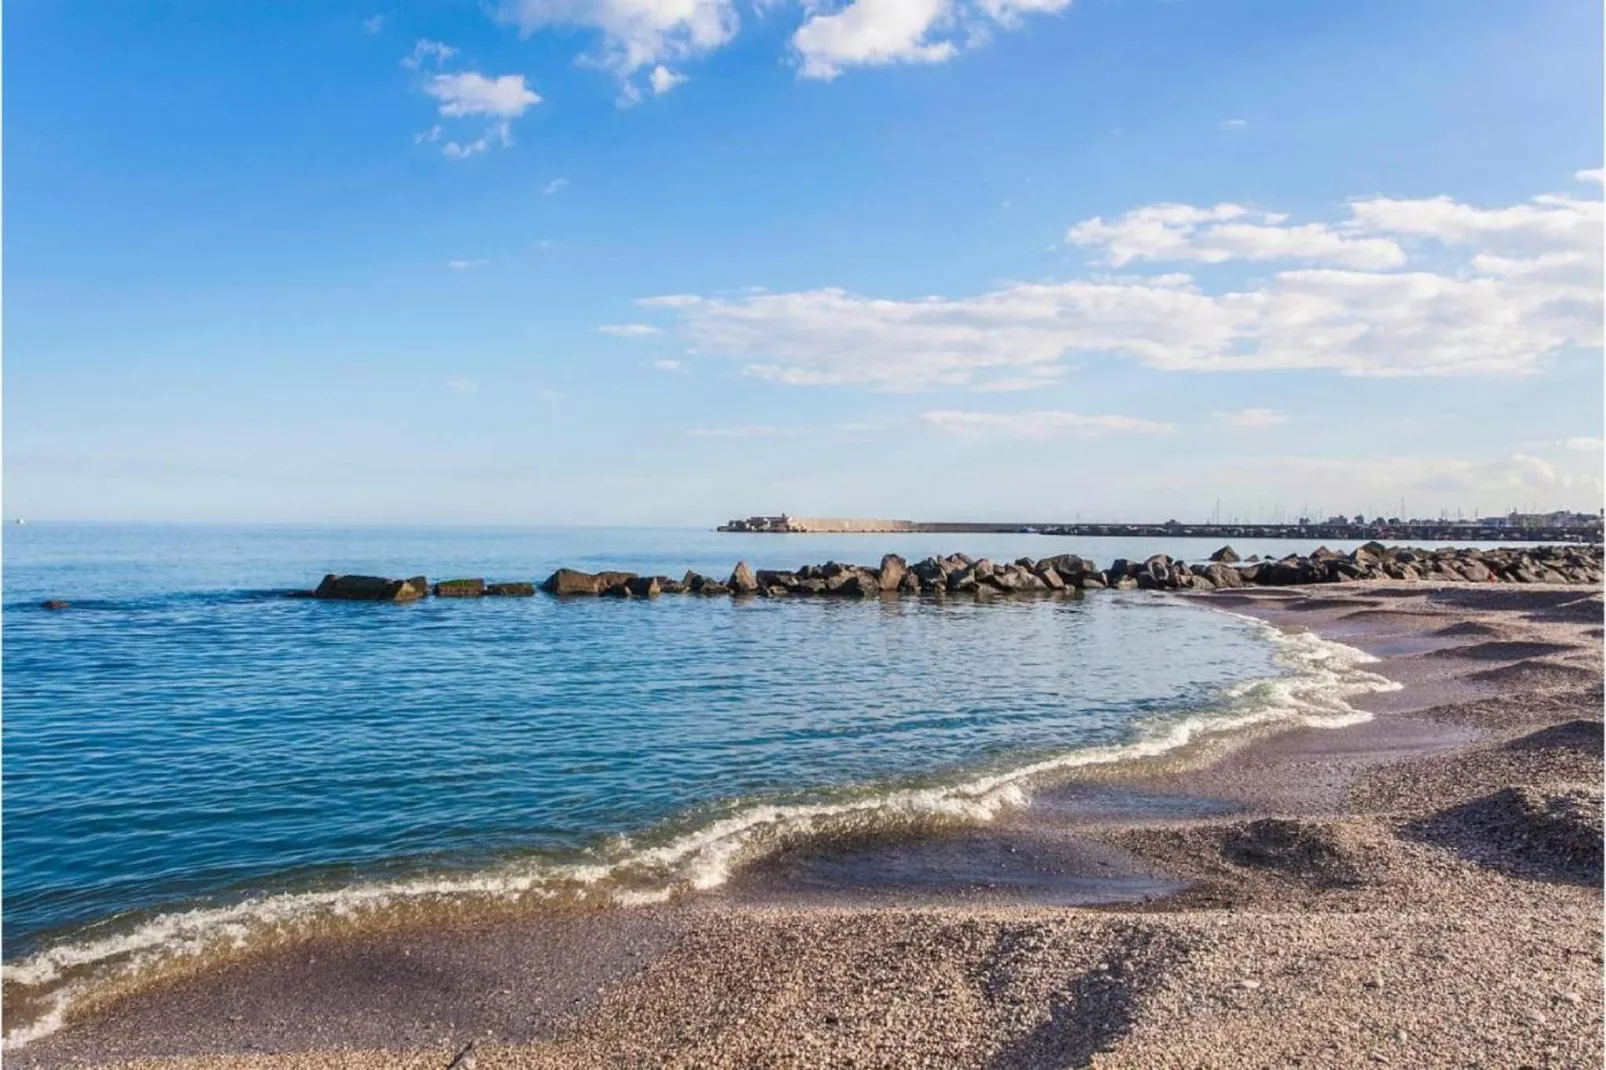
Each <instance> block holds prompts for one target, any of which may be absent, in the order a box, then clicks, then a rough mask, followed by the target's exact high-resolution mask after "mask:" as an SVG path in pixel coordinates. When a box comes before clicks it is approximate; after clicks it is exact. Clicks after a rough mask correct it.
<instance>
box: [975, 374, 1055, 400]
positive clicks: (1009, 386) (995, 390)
mask: <svg viewBox="0 0 1606 1070" xmlns="http://www.w3.org/2000/svg"><path fill="white" fill-rule="evenodd" d="M1058 370H1059V369H1057V368H1051V369H1044V371H1058ZM1058 385H1059V382H1058V380H1056V379H1055V378H1054V377H1053V376H1051V375H1017V376H1006V377H1005V378H1002V379H989V380H987V381H986V382H984V383H977V384H976V385H975V386H973V387H971V389H972V390H974V391H976V392H977V393H978V394H1007V393H1012V392H1014V391H1019V390H1041V389H1043V387H1045V386H1058Z"/></svg>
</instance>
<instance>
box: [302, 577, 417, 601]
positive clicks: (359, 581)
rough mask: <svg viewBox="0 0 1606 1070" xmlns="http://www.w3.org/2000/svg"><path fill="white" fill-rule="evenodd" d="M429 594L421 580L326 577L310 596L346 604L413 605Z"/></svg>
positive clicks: (414, 578) (415, 578)
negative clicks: (386, 603)
mask: <svg viewBox="0 0 1606 1070" xmlns="http://www.w3.org/2000/svg"><path fill="white" fill-rule="evenodd" d="M428 594H429V581H428V580H426V579H425V578H424V577H422V576H414V577H413V578H412V579H406V580H393V579H387V578H386V577H384V576H336V575H335V574H333V573H330V574H329V575H327V576H325V577H324V578H323V582H322V583H320V584H318V587H317V589H316V590H315V591H313V592H312V597H314V598H328V599H334V600H337V601H345V602H412V601H415V600H417V599H419V598H423V597H425V596H426V595H428Z"/></svg>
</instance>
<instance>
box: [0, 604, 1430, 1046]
mask: <svg viewBox="0 0 1606 1070" xmlns="http://www.w3.org/2000/svg"><path fill="white" fill-rule="evenodd" d="M1215 611H1216V612H1226V611H1224V610H1219V609H1218V610H1215ZM1228 615H1229V616H1232V617H1234V618H1236V619H1238V620H1241V621H1244V622H1246V623H1248V624H1249V625H1250V626H1252V627H1254V628H1255V629H1256V630H1258V631H1259V632H1260V633H1261V634H1262V635H1264V636H1265V637H1266V638H1267V639H1268V640H1269V641H1271V642H1272V643H1273V644H1275V646H1276V648H1277V649H1276V653H1275V655H1274V660H1275V661H1276V662H1277V663H1278V664H1279V665H1280V666H1282V667H1283V668H1284V669H1285V670H1287V671H1286V672H1285V673H1284V674H1283V675H1279V676H1275V677H1270V678H1258V679H1253V680H1248V681H1243V682H1240V683H1238V684H1234V685H1231V686H1229V687H1227V688H1225V689H1224V690H1223V692H1222V694H1221V700H1220V702H1218V703H1217V704H1215V705H1214V706H1213V707H1212V708H1211V709H1209V710H1206V711H1195V712H1190V713H1188V714H1186V715H1180V716H1170V717H1168V716H1165V715H1159V716H1156V717H1153V718H1150V719H1149V720H1148V721H1147V722H1145V724H1144V725H1143V726H1142V732H1141V735H1140V736H1139V738H1138V739H1136V740H1134V741H1132V742H1129V743H1124V744H1115V745H1107V746H1097V747H1086V748H1081V749H1078V750H1074V751H1069V752H1065V753H1063V754H1059V755H1055V756H1053V757H1049V758H1046V759H1042V760H1038V761H1034V762H1030V763H1026V764H1023V765H1019V766H1015V767H1012V768H1008V769H1003V770H997V771H992V772H989V773H986V774H982V775H978V776H972V777H970V778H969V779H966V780H962V781H958V782H955V783H950V784H936V785H930V786H922V787H903V788H894V789H891V790H881V791H876V792H861V793H857V794H844V795H843V796H841V797H839V798H837V799H834V800H830V801H824V802H817V803H806V804H780V803H774V804H759V805H751V806H748V807H745V808H743V809H740V810H737V811H735V812H733V813H730V814H728V815H727V816H724V817H721V818H718V819H716V820H713V821H711V822H709V823H707V824H705V825H702V826H701V827H697V828H694V829H692V830H690V831H687V832H684V833H681V834H679V835H674V836H672V837H670V838H669V839H667V840H666V841H665V842H661V843H655V842H653V836H652V835H651V834H650V833H649V834H647V835H645V836H642V837H639V838H637V839H636V840H631V839H621V840H620V841H618V842H617V843H615V844H613V845H611V846H610V847H609V848H608V849H607V850H606V851H604V852H602V854H601V857H599V858H598V860H597V861H595V862H584V863H561V864H560V863H554V862H550V861H545V862H533V863H532V862H528V861H526V862H520V863H512V864H505V865H502V866H498V867H495V868H492V869H487V870H485V871H482V872H479V873H475V874H472V875H466V876H458V875H450V876H440V877H434V878H415V879H410V880H403V881H393V882H385V883H373V884H359V885H354V886H351V887H347V888H341V889H335V890H328V891H309V892H295V893H282V894H276V895H268V896H262V897H258V898H254V899H249V900H246V901H244V902H241V903H237V904H234V905H231V906H225V907H207V908H198V909H194V910H188V911H179V912H172V913H167V914H162V915H159V916H157V917H155V918H152V919H150V920H148V921H145V922H142V923H140V924H138V925H137V926H135V927H134V928H132V929H130V930H129V931H127V932H123V933H119V934H115V935H110V936H104V937H98V938H94V939H90V940H83V941H78V942H66V943H61V944H57V945H55V946H53V947H50V948H47V949H45V950H43V951H40V952H38V953H36V954H34V955H31V956H29V957H27V958H25V959H23V960H22V961H20V962H17V963H13V964H7V965H6V966H5V967H4V968H3V970H0V979H3V981H4V983H5V985H6V987H7V988H8V989H11V990H12V991H14V992H18V993H20V994H25V995H26V996H28V997H30V998H33V999H38V1000H39V1001H40V1003H41V1004H42V1009H41V1011H40V1012H39V1013H38V1014H37V1015H36V1016H34V1018H33V1020H32V1021H29V1022H27V1023H25V1024H22V1025H19V1026H17V1027H15V1028H13V1029H11V1030H10V1031H9V1032H8V1033H7V1034H6V1036H5V1038H4V1047H6V1048H20V1047H22V1046H24V1045H26V1044H28V1043H30V1042H32V1041H34V1040H37V1039H39V1038H40V1037H43V1036H46V1035H48V1034H49V1033H51V1032H54V1031H56V1030H57V1029H59V1028H61V1026H62V1025H63V1024H64V1023H65V1022H66V1020H67V1017H68V1014H69V1012H70V1011H71V1009H72V1008H73V1006H74V1005H75V1004H76V1003H77V1002H78V1001H80V1000H81V999H83V998H84V997H85V996H87V995H90V994H91V993H93V992H95V991H98V990H100V989H102V988H103V987H106V986H111V985H124V984H127V983H129V982H131V981H133V980H137V979H141V978H142V976H144V975H147V974H148V975H151V976H154V975H157V974H159V973H162V972H165V970H167V969H171V968H176V967H181V966H183V965H184V964H186V963H191V964H193V963H195V962H197V961H200V960H203V959H204V958H205V957H206V956H208V955H210V954H213V953H218V952H222V953H231V952H238V951H240V950H244V949H250V948H251V947H253V946H259V945H267V944H271V943H272V942H273V941H274V940H276V939H280V938H285V937H295V936H299V935H312V934H314V933H315V932H317V931H319V929H320V928H323V927H327V926H330V925H335V926H338V925H339V924H341V923H342V922H345V921H350V920H353V919H357V918H360V917H367V916H373V915H376V914H378V913H379V912H381V911H383V910H385V909H386V908H391V907H397V906H403V905H407V904H420V903H422V904H429V903H436V902H439V903H446V904H463V903H468V904H472V903H474V902H485V903H494V902H516V901H519V900H533V901H540V900H559V899H564V898H573V899H581V900H590V899H601V900H602V901H605V902H612V903H614V904H618V905H621V906H636V905H642V904H647V903H654V902H662V901H665V900H667V899H670V898H672V897H673V896H675V895H676V894H679V893H683V892H691V891H698V890H704V889H709V888H714V887H717V886H719V885H721V884H723V883H725V882H726V881H727V880H728V879H729V878H730V876H731V874H732V873H733V872H734V871H735V870H736V869H737V868H739V867H740V866H741V865H742V864H743V863H744V862H746V861H749V860H751V859H753V858H755V857H759V856H761V855H762V854H764V853H765V852H767V851H770V850H773V849H775V848H776V847H778V846H780V845H782V844H788V843H796V842H798V841H800V840H806V839H809V838H812V837H818V836H824V835H833V834H843V833H847V832H856V831H869V830H877V829H880V830H888V829H896V828H899V827H915V826H923V825H924V826H933V825H952V824H984V823H986V822H988V821H990V820H991V819H992V818H993V817H995V816H996V815H997V814H998V813H999V812H1000V811H1002V810H1004V809H1006V808H1009V807H1015V806H1023V805H1026V804H1027V803H1029V801H1030V797H1031V788H1032V786H1033V785H1034V784H1035V783H1038V782H1042V781H1044V780H1047V779H1051V778H1052V777H1054V776H1055V775H1056V774H1062V775H1063V774H1067V773H1070V772H1071V771H1073V770H1075V769H1078V768H1083V767H1087V766H1093V765H1106V764H1111V763H1117V762H1125V761H1135V760H1140V759H1145V758H1154V757H1158V756H1161V755H1164V754H1167V753H1169V752H1172V751H1176V750H1178V749H1180V748H1183V747H1186V746H1188V745H1189V744H1191V743H1194V742H1196V741H1197V740H1199V739H1201V738H1202V737H1205V736H1214V735H1218V734H1222V733H1230V732H1239V731H1242V730H1245V729H1249V728H1255V727H1259V726H1269V725H1277V724H1287V725H1307V726H1313V727H1323V728H1337V727H1342V726H1344V725H1350V724H1356V723H1359V722H1362V721H1365V720H1368V719H1369V718H1370V716H1371V715H1370V714H1368V713H1365V712H1363V711H1360V710H1357V709H1356V708H1355V707H1353V706H1352V705H1350V701H1349V700H1350V699H1352V698H1354V697H1356V696H1359V695H1361V694H1366V693H1370V692H1378V691H1388V690H1396V689H1398V688H1399V686H1400V685H1399V684H1397V683H1395V682H1393V681H1390V680H1388V679H1386V678H1384V677H1382V676H1379V675H1377V674H1375V673H1372V672H1369V671H1367V670H1365V669H1364V668H1362V666H1364V665H1367V664H1369V663H1373V662H1376V661H1377V660H1378V659H1376V658H1374V657H1372V656H1371V655H1369V654H1366V653H1364V652H1362V651H1360V650H1357V649H1355V648H1354V647H1350V646H1346V645H1344V644H1341V643H1336V642H1333V641H1331V640H1327V639H1323V638H1321V637H1319V636H1317V635H1315V634H1313V633H1306V632H1301V633H1285V632H1282V631H1279V630H1278V629H1276V628H1274V627H1272V626H1271V625H1269V624H1267V623H1265V622H1264V621H1261V620H1258V619H1256V618H1253V617H1248V616H1244V615H1242V614H1236V613H1229V614H1228Z"/></svg>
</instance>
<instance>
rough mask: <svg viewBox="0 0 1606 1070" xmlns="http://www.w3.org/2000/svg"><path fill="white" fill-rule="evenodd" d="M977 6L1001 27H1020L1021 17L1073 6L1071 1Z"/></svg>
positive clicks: (1001, 1) (982, 2)
mask: <svg viewBox="0 0 1606 1070" xmlns="http://www.w3.org/2000/svg"><path fill="white" fill-rule="evenodd" d="M977 6H978V7H979V8H981V10H982V11H983V13H985V14H986V15H988V16H989V17H990V18H992V20H993V21H994V22H997V23H998V24H999V25H1001V26H1007V27H1011V28H1013V27H1015V26H1019V25H1020V16H1022V15H1030V14H1052V13H1054V12H1056V11H1064V10H1065V9H1066V8H1068V7H1070V6H1071V0H978V2H977Z"/></svg>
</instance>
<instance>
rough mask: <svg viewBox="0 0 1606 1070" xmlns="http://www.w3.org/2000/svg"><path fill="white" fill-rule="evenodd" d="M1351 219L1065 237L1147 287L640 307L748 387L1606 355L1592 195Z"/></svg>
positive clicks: (804, 296) (1480, 363) (1598, 219)
mask: <svg viewBox="0 0 1606 1070" xmlns="http://www.w3.org/2000/svg"><path fill="white" fill-rule="evenodd" d="M1346 211H1347V218H1345V219H1343V220H1342V221H1340V222H1337V223H1332V224H1329V223H1302V224H1291V223H1289V222H1288V219H1287V217H1286V216H1283V215H1279V214H1276V213H1269V212H1260V211H1253V210H1250V209H1247V208H1244V207H1242V206H1240V205H1233V204H1223V205H1215V206H1213V207H1198V206H1192V205H1182V204H1157V205H1148V206H1145V207H1140V208H1136V209H1133V210H1132V211H1129V212H1126V213H1124V214H1122V215H1121V216H1119V217H1117V218H1116V219H1115V220H1113V221H1106V220H1104V219H1103V218H1099V217H1095V218H1092V219H1088V220H1084V221H1082V222H1079V223H1077V224H1075V225H1073V226H1072V227H1070V228H1069V230H1068V232H1067V237H1068V241H1069V243H1070V244H1071V245H1072V246H1073V247H1075V248H1080V249H1084V250H1086V251H1087V253H1088V255H1089V258H1090V263H1091V266H1092V267H1093V268H1098V267H1113V266H1127V265H1133V264H1151V263H1152V264H1156V265H1168V266H1172V270H1168V271H1159V272H1156V273H1154V274H1149V275H1137V276H1121V277H1108V276H1098V275H1094V276H1092V277H1087V278H1080V279H1072V280H1067V281H1058V282H1053V281H1050V282H1016V283H1010V284H1007V285H1002V286H999V287H997V288H995V289H992V290H989V291H986V292H984V293H980V294H976V295H972V296H964V297H922V298H916V299H901V300H899V299H886V298H876V297H871V296H865V295H861V294H855V293H850V292H848V291H846V290H843V289H840V288H836V287H830V286H826V287H821V288H818V289H812V290H800V291H793V292H781V293H776V292H768V291H756V292H750V293H747V294H745V295H743V296H738V297H723V296H709V297H705V296H701V295H696V294H673V295H663V296H657V297H649V298H645V299H643V300H641V301H640V302H638V303H639V304H640V305H641V306H642V307H644V308H647V309H656V310H659V311H661V312H665V313H668V314H670V315H672V316H673V317H675V319H676V320H677V321H678V324H679V327H680V328H681V330H682V331H684V332H685V333H686V334H687V335H688V336H690V338H691V339H692V340H694V341H695V343H696V344H697V346H698V347H699V349H701V350H703V351H706V352H708V353H712V354H718V355H722V356H725V357H727V358H732V359H734V360H736V361H738V362H739V363H740V365H741V367H742V369H743V371H744V372H746V374H748V375H752V376H757V377H759V378H763V379H769V380H772V381H774V382H778V383H786V384H791V385H800V386H806V385H857V386H862V387H866V388H869V389H872V390H878V391H918V390H927V389H932V388H938V387H972V388H984V387H986V385H987V384H988V383H998V384H1008V385H1007V386H1006V385H999V386H995V387H993V389H1009V388H1016V389H1021V388H1025V387H1027V386H1031V385H1035V384H1036V383H1038V382H1046V381H1050V380H1051V379H1052V377H1053V376H1054V375H1056V374H1058V373H1059V372H1060V371H1061V370H1062V367H1063V366H1062V363H1061V362H1062V361H1063V360H1064V359H1066V358H1067V357H1069V356H1073V355H1074V356H1097V357H1113V358H1124V359H1131V360H1136V361H1139V362H1141V363H1142V364H1144V365H1147V366H1149V367H1152V368H1157V369H1160V370H1164V371H1177V372H1231V371H1264V370H1274V369H1302V370H1325V371H1331V372H1337V373H1340V374H1344V375H1356V376H1467V375H1478V376H1516V375H1525V374H1530V373H1533V372H1534V371H1536V370H1537V369H1538V368H1539V366H1540V365H1541V364H1542V362H1543V361H1544V360H1545V359H1546V358H1547V357H1549V356H1551V355H1552V354H1554V353H1556V352H1557V351H1558V350H1560V349H1562V348H1564V347H1567V346H1598V345H1599V344H1600V340H1601V339H1600V323H1601V314H1602V302H1601V287H1602V270H1601V233H1602V222H1603V219H1606V215H1603V212H1602V203H1601V201H1600V200H1586V199H1580V198H1575V197H1571V196H1564V195H1557V194H1547V195H1544V196H1540V197H1535V198H1533V199H1532V200H1531V201H1529V202H1527V203H1525V204H1519V205H1512V206H1507V207H1497V208H1482V207H1478V206H1474V205H1470V204H1464V203H1460V202H1457V201H1454V200H1452V199H1450V198H1448V197H1433V198H1426V199H1414V200H1413V199H1394V198H1386V197H1370V198H1365V199H1357V200H1354V201H1351V202H1350V203H1349V204H1348V205H1347V208H1346ZM1188 262H1195V263H1204V264H1219V265H1232V264H1250V265H1256V266H1257V267H1258V266H1259V265H1265V266H1268V267H1270V268H1271V269H1272V270H1271V273H1270V274H1268V275H1263V276H1259V277H1257V278H1256V279H1255V280H1254V281H1253V282H1251V283H1250V284H1247V285H1239V286H1236V287H1234V286H1223V285H1217V286H1207V285H1205V284H1204V283H1202V282H1200V281H1199V280H1198V279H1197V278H1195V277H1193V276H1191V275H1188V274H1182V273H1178V272H1176V271H1175V270H1174V265H1176V264H1178V263H1188Z"/></svg>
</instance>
